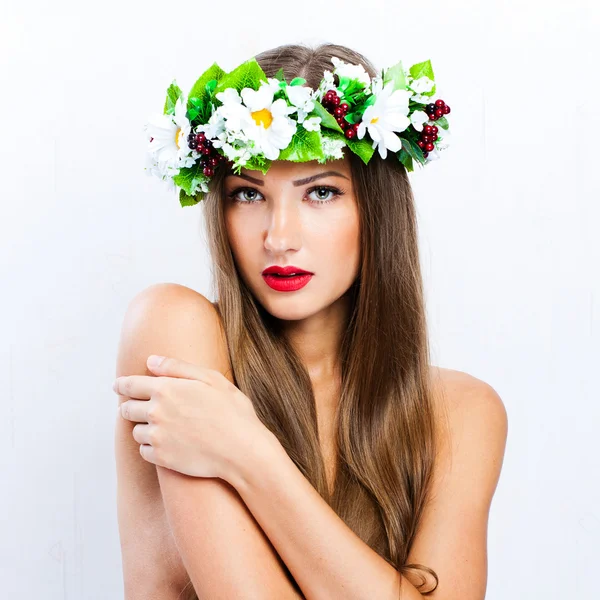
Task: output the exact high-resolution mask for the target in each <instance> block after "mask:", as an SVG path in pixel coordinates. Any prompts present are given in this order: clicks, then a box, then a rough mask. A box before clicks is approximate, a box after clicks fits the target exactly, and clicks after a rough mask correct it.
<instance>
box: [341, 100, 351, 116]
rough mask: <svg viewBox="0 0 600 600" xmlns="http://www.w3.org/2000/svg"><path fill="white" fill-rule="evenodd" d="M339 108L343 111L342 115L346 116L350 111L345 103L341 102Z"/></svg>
mask: <svg viewBox="0 0 600 600" xmlns="http://www.w3.org/2000/svg"><path fill="white" fill-rule="evenodd" d="M340 108H341V109H342V110H343V111H344V114H346V113H347V112H348V111H349V110H350V105H348V104H346V103H345V102H342V103H341V104H340Z"/></svg>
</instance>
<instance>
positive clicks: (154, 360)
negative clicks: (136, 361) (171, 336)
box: [148, 354, 165, 367]
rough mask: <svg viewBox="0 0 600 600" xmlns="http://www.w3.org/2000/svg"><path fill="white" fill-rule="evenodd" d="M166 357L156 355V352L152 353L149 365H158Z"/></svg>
mask: <svg viewBox="0 0 600 600" xmlns="http://www.w3.org/2000/svg"><path fill="white" fill-rule="evenodd" d="M164 359H165V357H164V356H156V354H152V355H151V356H149V357H148V366H149V367H158V366H159V365H160V363H161V362H162V361H163V360H164Z"/></svg>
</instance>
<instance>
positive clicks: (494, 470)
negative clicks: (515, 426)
mask: <svg viewBox="0 0 600 600" xmlns="http://www.w3.org/2000/svg"><path fill="white" fill-rule="evenodd" d="M431 369H432V370H431V373H432V382H433V384H432V390H433V395H434V399H435V404H436V413H437V416H438V426H439V428H438V432H439V439H440V441H441V444H440V457H439V458H440V461H439V462H440V464H439V465H438V471H442V470H445V466H446V467H449V468H450V470H451V469H452V463H453V461H455V460H460V461H467V462H469V461H473V463H474V462H475V461H479V463H478V464H479V465H480V468H482V469H484V470H485V471H486V473H487V475H485V476H483V477H482V479H480V482H481V484H482V485H484V486H486V485H487V489H486V490H485V491H484V493H483V494H482V496H481V497H482V499H484V500H487V501H489V502H491V499H492V495H493V493H494V490H495V487H496V484H497V481H498V478H499V475H500V470H501V467H502V462H503V457H504V451H505V446H506V439H507V435H508V414H507V411H506V407H505V405H504V402H503V400H502V398H501V397H500V395H499V394H498V392H497V391H496V390H495V389H494V388H493V387H492V386H491V385H490V384H489V383H487V382H485V381H483V380H481V379H478V378H477V377H475V376H473V375H470V374H469V373H465V372H463V371H457V370H454V369H445V368H441V367H432V368H431ZM445 459H448V460H445ZM457 466H458V465H454V467H457ZM474 466H475V465H474V464H472V465H471V467H474Z"/></svg>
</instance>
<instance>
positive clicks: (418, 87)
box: [408, 75, 435, 94]
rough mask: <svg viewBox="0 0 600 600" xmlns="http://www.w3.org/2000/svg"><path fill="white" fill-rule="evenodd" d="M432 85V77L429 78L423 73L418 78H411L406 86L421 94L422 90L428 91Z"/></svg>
mask: <svg viewBox="0 0 600 600" xmlns="http://www.w3.org/2000/svg"><path fill="white" fill-rule="evenodd" d="M434 85H435V82H434V81H433V79H429V77H427V75H423V76H422V77H419V78H418V79H413V80H412V81H411V82H410V83H409V84H408V87H409V88H410V89H411V90H413V91H414V92H416V93H417V94H422V93H423V92H430V91H431V90H432V89H433V86H434Z"/></svg>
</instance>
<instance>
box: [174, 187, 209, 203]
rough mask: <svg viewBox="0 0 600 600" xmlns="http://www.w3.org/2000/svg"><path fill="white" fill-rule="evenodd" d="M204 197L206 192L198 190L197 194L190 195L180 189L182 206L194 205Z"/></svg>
mask: <svg viewBox="0 0 600 600" xmlns="http://www.w3.org/2000/svg"><path fill="white" fill-rule="evenodd" d="M203 198H204V192H198V193H197V194H196V195H195V196H188V195H187V194H186V193H185V192H184V191H183V190H179V204H181V206H194V205H195V204H198V202H200V201H201V200H202V199H203Z"/></svg>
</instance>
